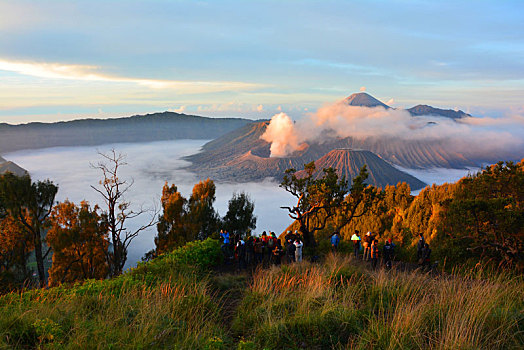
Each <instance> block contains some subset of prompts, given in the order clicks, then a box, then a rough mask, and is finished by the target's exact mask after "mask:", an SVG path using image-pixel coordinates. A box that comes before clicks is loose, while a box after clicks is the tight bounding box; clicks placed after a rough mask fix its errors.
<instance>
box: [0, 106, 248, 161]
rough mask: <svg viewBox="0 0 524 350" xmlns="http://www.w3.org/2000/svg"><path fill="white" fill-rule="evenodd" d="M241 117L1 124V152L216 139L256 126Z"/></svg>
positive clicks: (172, 114)
mask: <svg viewBox="0 0 524 350" xmlns="http://www.w3.org/2000/svg"><path fill="white" fill-rule="evenodd" d="M253 122H254V121H253V120H250V119H242V118H209V117H201V116H194V115H188V114H181V113H175V112H162V113H151V114H146V115H135V116H131V117H123V118H114V119H78V120H73V121H65V122H64V121H62V122H56V123H38V122H35V123H28V124H20V125H12V124H6V123H3V124H0V153H7V152H13V151H18V150H23V149H38V148H46V147H59V146H91V145H101V144H107V143H121V142H148V141H162V140H174V139H215V138H217V137H219V136H221V135H223V134H226V133H228V132H230V131H232V130H235V129H237V128H239V127H241V126H244V125H246V124H249V123H253Z"/></svg>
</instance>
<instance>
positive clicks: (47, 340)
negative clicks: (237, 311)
mask: <svg viewBox="0 0 524 350" xmlns="http://www.w3.org/2000/svg"><path fill="white" fill-rule="evenodd" d="M215 250H216V252H217V255H216V256H219V255H218V254H220V251H219V248H218V245H216V244H215V243H213V242H210V241H209V242H202V243H199V244H196V245H193V246H191V247H189V248H188V247H186V248H181V249H180V250H178V251H175V252H173V253H172V254H168V255H166V256H164V257H162V258H161V259H158V260H155V261H153V262H150V263H147V264H142V265H141V266H139V267H138V268H136V269H134V270H133V271H131V272H129V273H127V274H125V275H123V276H121V277H119V278H116V279H114V280H107V281H87V282H86V283H84V284H82V285H76V286H72V287H71V286H69V287H66V286H63V287H58V288H52V289H49V290H34V291H29V292H25V293H22V294H10V295H6V296H4V297H2V298H0V315H1V317H0V348H36V347H46V348H64V349H69V348H74V349H79V348H82V349H84V348H100V349H111V348H113V349H122V348H135V349H139V348H173V347H176V348H184V349H197V348H214V347H220V345H221V344H222V343H223V341H222V339H225V338H226V337H227V334H225V331H224V329H223V327H222V325H221V316H220V305H219V303H218V302H217V301H216V299H215V298H214V295H213V292H212V290H211V289H210V286H209V282H208V279H207V278H206V275H205V274H203V273H202V271H201V268H202V266H201V263H199V261H204V262H207V261H208V259H210V258H211V257H212V256H213V252H214V251H215ZM202 252H204V253H205V254H206V257H205V259H200V260H199V258H198V257H197V256H196V255H199V254H200V253H202ZM186 256H192V257H194V260H193V262H195V265H194V266H190V265H188V264H187V263H186V264H184V263H180V264H176V263H174V262H176V261H179V260H180V261H182V260H184V259H185V257H186ZM215 345H216V346H215Z"/></svg>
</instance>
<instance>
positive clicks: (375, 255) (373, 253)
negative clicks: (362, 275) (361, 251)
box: [371, 239, 378, 269]
mask: <svg viewBox="0 0 524 350" xmlns="http://www.w3.org/2000/svg"><path fill="white" fill-rule="evenodd" d="M371 262H372V266H373V269H376V268H377V262H378V241H377V240H376V239H375V240H373V242H371Z"/></svg>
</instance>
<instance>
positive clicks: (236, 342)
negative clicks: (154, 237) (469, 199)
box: [0, 240, 524, 349]
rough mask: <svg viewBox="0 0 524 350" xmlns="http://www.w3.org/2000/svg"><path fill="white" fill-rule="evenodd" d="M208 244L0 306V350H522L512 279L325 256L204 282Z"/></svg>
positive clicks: (523, 325) (516, 282)
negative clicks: (436, 272) (381, 266)
mask: <svg viewBox="0 0 524 350" xmlns="http://www.w3.org/2000/svg"><path fill="white" fill-rule="evenodd" d="M219 257H220V248H219V244H218V242H216V241H212V240H210V241H205V242H199V243H192V244H190V245H188V246H186V247H183V248H180V249H178V250H176V251H174V252H172V253H170V254H166V255H164V256H162V257H159V258H157V259H155V260H153V261H151V262H149V263H146V264H141V265H140V266H138V267H137V268H135V269H133V270H132V271H130V272H128V273H126V274H124V275H123V276H120V277H118V278H116V279H113V280H106V281H87V282H85V283H84V284H81V285H80V284H79V285H75V286H61V287H57V288H52V289H49V290H32V291H27V292H24V293H18V294H14V293H12V294H8V295H5V296H2V297H0V348H9V349H11V348H24V349H27V348H59V349H70V348H72V349H78V348H82V349H84V348H88V349H89V348H101V349H111V348H112V349H121V348H136V349H141V348H143V349H149V348H151V349H153V348H154V349H157V348H177V349H231V348H236V349H266V348H267V349H329V348H333V349H521V348H523V344H524V333H523V330H524V281H523V278H522V276H515V275H505V274H504V273H500V272H482V271H481V272H479V271H475V272H472V273H470V274H469V275H467V274H464V273H454V274H449V275H441V276H433V275H430V274H425V273H422V272H418V271H412V272H403V271H397V270H391V271H386V270H375V271H373V270H370V269H368V268H367V266H366V265H363V264H362V262H360V261H353V260H352V259H351V258H349V257H345V256H340V255H329V256H327V257H326V259H325V260H324V262H322V263H317V264H312V263H308V262H302V263H297V264H293V265H284V266H282V267H272V268H270V269H265V270H264V269H258V270H256V271H255V272H254V274H253V276H252V278H250V277H249V276H248V275H247V274H243V275H235V274H230V273H222V274H218V275H217V274H212V273H210V270H209V267H210V266H212V265H213V264H215V263H216V262H217V260H218V259H219Z"/></svg>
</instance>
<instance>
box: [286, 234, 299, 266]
mask: <svg viewBox="0 0 524 350" xmlns="http://www.w3.org/2000/svg"><path fill="white" fill-rule="evenodd" d="M296 250H297V247H295V244H294V242H292V241H291V240H289V241H288V242H287V245H286V255H287V260H288V262H289V263H290V264H291V263H293V262H295V252H296Z"/></svg>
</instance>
